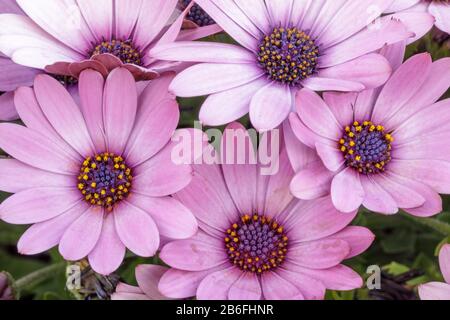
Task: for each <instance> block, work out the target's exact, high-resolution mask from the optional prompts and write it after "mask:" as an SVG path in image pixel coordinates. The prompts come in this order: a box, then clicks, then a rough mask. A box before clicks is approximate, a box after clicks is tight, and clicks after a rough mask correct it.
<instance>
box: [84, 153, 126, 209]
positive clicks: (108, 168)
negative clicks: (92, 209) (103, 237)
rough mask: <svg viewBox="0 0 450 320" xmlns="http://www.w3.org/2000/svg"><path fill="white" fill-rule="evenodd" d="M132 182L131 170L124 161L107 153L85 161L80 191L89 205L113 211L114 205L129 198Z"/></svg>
mask: <svg viewBox="0 0 450 320" xmlns="http://www.w3.org/2000/svg"><path fill="white" fill-rule="evenodd" d="M132 180H133V177H132V175H131V169H130V168H129V167H127V165H126V163H125V161H124V159H123V158H122V157H121V156H115V155H114V154H113V153H108V152H105V153H101V154H99V155H96V156H95V157H88V158H86V160H84V162H83V164H82V165H81V169H80V175H79V176H78V189H79V190H80V191H81V193H82V194H83V196H84V199H85V200H86V201H87V202H88V203H90V204H92V205H97V206H101V207H104V208H106V209H107V210H108V211H111V210H112V208H113V206H114V204H116V203H117V202H120V201H121V200H123V199H125V198H126V197H128V195H129V194H130V190H131V182H132Z"/></svg>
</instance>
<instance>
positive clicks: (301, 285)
mask: <svg viewBox="0 0 450 320" xmlns="http://www.w3.org/2000/svg"><path fill="white" fill-rule="evenodd" d="M276 272H277V274H278V275H279V276H280V277H282V278H283V279H285V280H287V281H289V282H290V283H292V284H293V285H294V286H296V287H297V288H298V289H299V290H300V292H301V293H302V295H303V296H304V297H305V299H306V300H323V299H324V297H325V290H326V288H325V286H324V285H323V284H322V283H321V282H320V281H318V280H315V279H313V278H311V277H309V276H305V275H303V274H301V273H298V272H292V271H290V269H289V265H288V263H287V264H286V265H285V267H284V268H279V269H277V271H276Z"/></svg>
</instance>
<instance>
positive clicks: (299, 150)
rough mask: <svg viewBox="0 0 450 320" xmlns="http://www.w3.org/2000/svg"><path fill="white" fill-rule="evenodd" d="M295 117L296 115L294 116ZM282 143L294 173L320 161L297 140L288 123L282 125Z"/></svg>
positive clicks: (313, 151)
mask: <svg viewBox="0 0 450 320" xmlns="http://www.w3.org/2000/svg"><path fill="white" fill-rule="evenodd" d="M294 116H295V117H296V115H295V114H294ZM283 136H284V143H285V144H286V152H287V154H288V157H289V160H290V162H291V165H292V168H293V169H294V171H296V172H297V171H300V170H302V169H303V168H305V167H306V166H308V165H309V164H310V163H312V162H316V161H318V160H320V159H319V158H318V156H317V154H316V152H315V150H313V149H311V148H309V147H308V146H306V145H305V144H303V143H302V142H301V141H300V140H299V139H297V137H296V135H295V133H294V132H293V129H292V128H291V125H290V121H285V122H284V123H283Z"/></svg>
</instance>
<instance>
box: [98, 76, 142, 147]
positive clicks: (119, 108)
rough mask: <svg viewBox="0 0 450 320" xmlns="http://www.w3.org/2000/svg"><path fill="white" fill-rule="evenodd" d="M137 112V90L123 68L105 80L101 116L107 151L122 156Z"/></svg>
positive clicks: (132, 79)
mask: <svg viewBox="0 0 450 320" xmlns="http://www.w3.org/2000/svg"><path fill="white" fill-rule="evenodd" d="M136 112H137V90H136V85H135V81H134V78H133V76H132V75H131V74H130V73H129V72H128V71H127V70H126V69H123V68H118V69H115V70H114V71H112V72H111V73H110V75H109V76H108V79H106V85H105V91H104V99H103V114H104V123H105V130H106V139H107V144H108V149H109V151H111V152H114V153H116V154H122V153H123V151H124V148H125V146H126V144H127V141H128V138H129V136H130V134H131V131H132V129H133V125H134V121H135V117H136Z"/></svg>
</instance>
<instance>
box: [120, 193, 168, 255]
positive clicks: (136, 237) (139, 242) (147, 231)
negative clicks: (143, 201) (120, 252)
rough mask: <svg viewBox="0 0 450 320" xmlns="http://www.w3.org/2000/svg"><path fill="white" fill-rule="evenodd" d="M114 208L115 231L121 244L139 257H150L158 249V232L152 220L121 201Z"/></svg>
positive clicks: (139, 210)
mask: <svg viewBox="0 0 450 320" xmlns="http://www.w3.org/2000/svg"><path fill="white" fill-rule="evenodd" d="M122 202H123V203H121V204H120V205H119V206H116V207H115V208H114V212H113V213H112V214H113V215H114V221H115V224H116V231H117V234H118V235H119V237H120V240H121V241H122V243H123V244H124V245H125V246H126V247H127V248H128V249H130V250H131V251H132V252H133V253H135V254H136V255H138V256H141V257H151V256H153V255H154V254H155V253H156V250H158V247H159V241H160V240H159V232H158V228H157V227H156V224H155V222H154V221H153V219H152V218H151V217H150V216H149V215H148V214H147V213H145V212H144V211H142V210H141V209H139V208H137V207H135V206H132V205H130V204H129V203H128V202H125V201H122Z"/></svg>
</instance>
